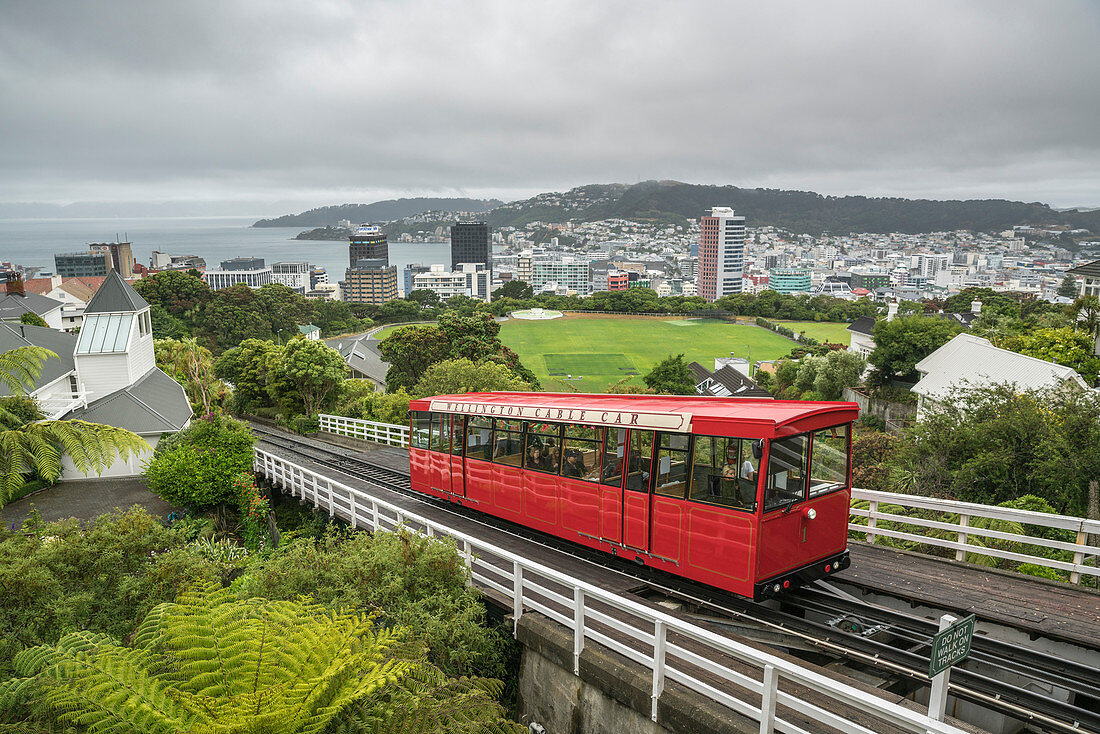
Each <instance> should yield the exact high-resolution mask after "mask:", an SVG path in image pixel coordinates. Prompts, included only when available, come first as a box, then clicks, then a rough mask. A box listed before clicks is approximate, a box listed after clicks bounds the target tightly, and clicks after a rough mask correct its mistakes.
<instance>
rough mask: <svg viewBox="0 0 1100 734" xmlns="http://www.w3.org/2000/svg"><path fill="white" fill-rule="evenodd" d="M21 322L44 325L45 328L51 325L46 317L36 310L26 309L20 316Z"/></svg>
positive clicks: (29, 324) (30, 324)
mask: <svg viewBox="0 0 1100 734" xmlns="http://www.w3.org/2000/svg"><path fill="white" fill-rule="evenodd" d="M19 323H21V324H26V325H27V326H42V327H44V328H47V329H48V328H50V325H49V324H47V323H46V319H44V318H42V317H41V316H39V315H38V314H36V313H35V312H34V311H24V312H23V313H22V314H21V315H20V316H19Z"/></svg>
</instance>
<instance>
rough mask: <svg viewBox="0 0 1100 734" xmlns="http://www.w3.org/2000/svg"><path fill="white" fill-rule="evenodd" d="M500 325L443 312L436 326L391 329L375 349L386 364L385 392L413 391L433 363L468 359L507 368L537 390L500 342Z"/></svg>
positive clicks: (482, 318)
mask: <svg viewBox="0 0 1100 734" xmlns="http://www.w3.org/2000/svg"><path fill="white" fill-rule="evenodd" d="M499 334H500V324H498V323H497V322H496V321H495V320H494V318H493V317H492V315H490V314H488V313H474V314H472V315H469V316H463V315H460V314H458V313H455V312H445V313H443V314H441V315H440V316H439V324H438V325H437V326H407V327H404V328H401V329H394V330H393V331H392V332H390V333H389V334H388V335H387V336H386V338H385V339H383V340H382V341H380V342H379V344H378V350H379V352H381V354H382V356H383V357H384V358H385V359H386V361H387V362H389V363H390V368H389V370H388V371H387V372H386V389H387V390H391V391H392V390H399V389H402V388H404V389H406V390H414V389H415V388H416V384H417V383H418V382H419V381H420V379H421V377H423V376H424V373H425V371H426V370H427V369H428V367H430V366H431V365H433V364H435V363H436V362H442V361H444V360H448V359H468V360H470V361H472V362H492V363H495V364H499V365H503V366H505V367H507V368H508V369H509V370H510V371H511V372H513V373H514V374H515V375H516V376H518V377H519V378H520V379H522V380H523V381H525V382H527V383H529V384H531V385H533V386H534V387H535V388H536V389H537V387H538V380H536V379H535V376H534V374H532V373H531V371H530V370H528V369H527V368H525V367H524V366H523V364H522V363H520V361H519V357H518V356H516V353H515V352H513V351H512V350H511V349H509V348H508V347H506V346H504V345H503V344H502V343H501V341H500V336H499Z"/></svg>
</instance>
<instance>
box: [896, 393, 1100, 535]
mask: <svg viewBox="0 0 1100 734" xmlns="http://www.w3.org/2000/svg"><path fill="white" fill-rule="evenodd" d="M890 464H891V466H892V468H893V469H894V470H895V471H896V472H897V473H898V479H903V478H904V479H905V480H906V481H904V482H901V483H900V484H899V482H898V481H897V480H895V482H894V485H893V487H894V489H895V490H898V491H910V492H913V493H916V494H924V495H932V496H937V497H952V498H956V499H960V500H964V501H968V502H978V503H982V504H996V503H1000V502H1006V501H1010V500H1015V499H1017V498H1021V497H1023V496H1024V495H1035V496H1037V497H1040V498H1042V499H1043V500H1045V501H1046V502H1048V503H1049V504H1050V506H1051V507H1053V508H1054V509H1055V510H1057V511H1058V512H1060V513H1062V514H1067V515H1078V516H1083V515H1084V514H1085V512H1086V511H1087V508H1088V484H1089V481H1090V480H1094V479H1096V478H1098V477H1100V396H1097V395H1096V394H1094V393H1092V392H1083V391H1073V390H1055V391H1047V392H1042V393H1040V392H1018V391H1017V390H1016V389H1015V388H1014V387H1013V386H1012V385H995V386H991V387H987V388H981V389H971V390H959V391H957V392H956V393H955V394H954V395H953V396H951V397H950V398H949V399H947V400H944V401H943V402H942V403H941V404H938V405H933V406H930V407H929V410H928V413H927V415H926V416H925V417H924V418H923V419H922V420H921V421H920V422H919V423H917V424H915V425H914V426H912V427H911V428H909V429H907V430H906V432H905V433H904V434H903V438H902V440H901V442H900V443H899V446H898V450H897V452H896V453H895V455H894V456H893V458H892V459H891V461H890Z"/></svg>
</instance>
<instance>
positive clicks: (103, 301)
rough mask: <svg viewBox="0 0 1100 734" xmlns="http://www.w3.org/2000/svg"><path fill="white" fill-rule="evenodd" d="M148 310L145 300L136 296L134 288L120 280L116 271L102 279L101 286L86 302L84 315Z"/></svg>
mask: <svg viewBox="0 0 1100 734" xmlns="http://www.w3.org/2000/svg"><path fill="white" fill-rule="evenodd" d="M143 308H149V304H148V303H146V301H145V299H144V298H142V297H141V296H140V295H138V292H137V291H135V290H134V287H133V286H132V285H130V284H129V283H127V282H126V281H125V280H123V279H122V276H121V275H119V274H118V271H117V270H112V271H111V272H109V273H107V276H106V277H105V278H104V279H103V285H101V286H99V290H97V291H96V292H95V295H94V296H92V300H90V301H88V307H87V308H85V309H84V314H85V315H87V314H90V313H120V312H126V311H140V310H142V309H143Z"/></svg>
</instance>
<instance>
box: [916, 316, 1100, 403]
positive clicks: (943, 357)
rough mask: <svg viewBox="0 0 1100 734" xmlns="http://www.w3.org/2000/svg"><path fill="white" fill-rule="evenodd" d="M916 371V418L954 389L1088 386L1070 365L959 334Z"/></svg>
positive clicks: (946, 397)
mask: <svg viewBox="0 0 1100 734" xmlns="http://www.w3.org/2000/svg"><path fill="white" fill-rule="evenodd" d="M917 372H919V373H920V375H921V378H920V381H919V382H917V384H916V385H914V386H913V392H914V393H916V395H917V420H920V419H921V418H923V417H924V416H925V415H926V414H927V411H928V409H929V408H930V407H931V406H933V405H935V404H943V403H945V402H946V401H947V400H949V399H950V396H951V393H952V391H953V390H955V389H956V388H963V389H967V388H981V387H988V386H990V385H995V384H1000V383H1012V384H1014V385H1016V387H1017V389H1020V390H1058V389H1070V390H1088V389H1089V386H1088V383H1087V382H1085V380H1084V378H1083V377H1081V375H1079V374H1077V371H1076V370H1074V369H1073V368H1071V367H1064V366H1062V365H1060V364H1054V363H1053V362H1047V361H1045V360H1042V359H1037V358H1035V357H1028V356H1026V355H1023V354H1017V353H1016V352H1010V351H1009V350H1007V349H1000V348H999V347H995V346H993V345H992V344H990V343H989V340H988V339H982V338H981V337H978V336H973V335H972V334H959V335H958V336H956V337H955V338H954V339H952V340H951V341H949V342H947V343H946V344H944V345H943V346H942V347H940V348H939V349H937V350H936V351H934V352H932V353H931V354H929V355H928V356H927V357H925V358H924V359H922V360H921V361H920V362H917Z"/></svg>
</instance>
